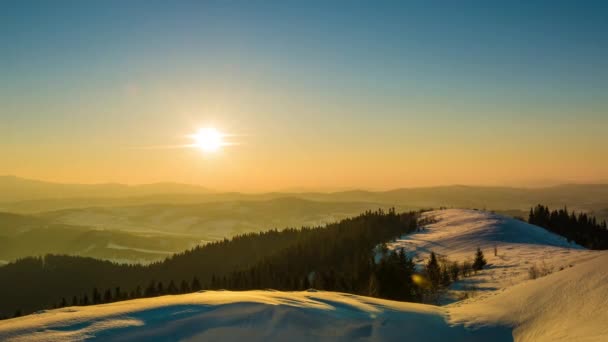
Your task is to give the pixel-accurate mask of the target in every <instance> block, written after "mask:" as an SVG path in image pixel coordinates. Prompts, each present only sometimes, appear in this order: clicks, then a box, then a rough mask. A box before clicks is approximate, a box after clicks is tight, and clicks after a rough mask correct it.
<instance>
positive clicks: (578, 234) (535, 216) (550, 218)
mask: <svg viewBox="0 0 608 342" xmlns="http://www.w3.org/2000/svg"><path fill="white" fill-rule="evenodd" d="M528 222H529V223H531V224H534V225H537V226H540V227H543V228H545V229H547V230H549V231H550V232H552V233H555V234H559V235H561V236H563V237H565V238H566V239H567V240H568V241H574V242H576V243H577V244H579V245H581V246H584V247H586V248H589V249H608V229H606V221H603V222H598V220H597V219H596V218H595V217H590V216H589V215H587V214H586V213H579V214H578V215H577V214H576V213H575V212H574V211H573V212H571V213H570V212H569V211H568V208H566V207H564V209H559V210H553V211H550V210H549V208H548V207H546V206H543V205H540V204H539V205H537V206H536V207H534V208H531V209H530V214H529V216H528Z"/></svg>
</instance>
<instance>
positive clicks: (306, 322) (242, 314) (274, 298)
mask: <svg viewBox="0 0 608 342" xmlns="http://www.w3.org/2000/svg"><path fill="white" fill-rule="evenodd" d="M404 337H408V338H409V339H410V340H421V341H422V340H424V341H446V340H450V341H488V340H493V341H511V333H510V329H508V328H504V327H482V328H474V329H470V328H466V327H464V326H463V325H462V324H460V325H453V324H450V323H448V322H447V316H446V311H445V310H444V309H442V308H440V307H436V306H431V305H423V304H414V303H402V302H394V301H387V300H381V299H375V298H369V297H361V296H355V295H349V294H344V293H332V292H316V291H312V292H308V291H304V292H277V291H243V292H232V291H206V292H200V293H193V294H187V295H177V296H163V297H157V298H147V299H139V300H131V301H125V302H117V303H111V304H105V305H97V306H85V307H70V308H64V309H57V310H50V311H47V312H42V313H39V314H34V315H30V316H26V317H22V318H16V319H11V320H8V321H4V322H0V340H3V341H37V340H45V341H49V340H54V341H66V340H85V339H100V340H119V341H120V340H124V341H150V340H155V341H159V340H160V341H167V340H172V341H174V340H186V341H192V340H204V341H243V340H246V341H272V340H275V341H287V340H289V341H310V340H315V341H335V340H344V341H351V340H357V339H363V340H379V341H396V340H402V339H403V338H404Z"/></svg>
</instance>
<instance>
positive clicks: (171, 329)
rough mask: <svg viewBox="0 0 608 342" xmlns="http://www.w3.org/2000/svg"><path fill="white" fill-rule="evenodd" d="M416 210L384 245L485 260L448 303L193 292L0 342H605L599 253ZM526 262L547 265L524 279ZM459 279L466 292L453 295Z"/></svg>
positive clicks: (48, 322)
mask: <svg viewBox="0 0 608 342" xmlns="http://www.w3.org/2000/svg"><path fill="white" fill-rule="evenodd" d="M425 215H427V216H429V217H430V216H432V217H434V218H435V219H436V222H434V223H432V224H429V225H428V226H427V227H425V229H423V230H422V231H420V232H417V233H414V234H411V235H408V236H405V237H403V238H401V239H397V240H396V241H393V242H391V243H390V244H389V247H390V248H400V247H404V248H406V249H407V250H410V251H413V252H414V253H416V255H417V257H416V258H417V260H418V262H419V263H420V264H422V263H423V262H424V259H425V258H426V256H427V254H428V253H429V252H430V250H433V251H435V252H437V253H440V254H442V255H445V256H447V257H448V258H449V259H450V260H455V261H456V260H457V261H462V260H465V259H466V258H472V257H473V254H474V252H475V249H476V248H477V247H481V248H482V249H483V250H484V252H485V255H486V258H487V259H488V266H487V267H486V269H484V270H482V271H480V272H479V273H477V274H476V275H473V276H471V277H468V278H466V279H464V280H461V281H458V282H456V283H454V284H453V285H452V291H451V292H452V296H451V297H450V296H448V298H445V299H444V303H445V304H449V305H444V306H434V305H424V304H414V303H403V302H395V301H388V300H381V299H375V298H369V297H362V296H355V295H350V294H344V293H334V292H322V291H320V292H317V291H314V290H311V291H304V292H278V291H243V292H233V291H203V292H199V293H193V294H186V295H177V296H163V297H157V298H147V299H138V300H131V301H124V302H117V303H111V304H104V305H97V306H86V307H68V308H62V309H57V310H49V311H45V312H40V313H37V314H34V315H29V316H25V317H21V318H16V319H10V320H6V321H0V340H1V341H37V340H41V341H71V340H88V339H98V340H118V341H120V340H129V341H132V340H135V341H150V340H160V341H174V340H184V341H199V340H202V341H219V340H221V341H237V340H238V341H270V340H272V341H311V340H315V341H336V340H337V341H352V340H371V341H403V340H407V341H425V342H428V341H513V340H515V341H541V342H542V341H608V309H607V308H608V266H607V265H608V252H605V251H602V252H597V251H588V250H585V249H583V248H581V247H580V246H577V245H574V244H570V243H568V242H567V241H565V240H564V239H562V238H560V237H558V236H556V235H553V234H551V233H549V232H547V231H545V230H544V229H542V228H538V227H534V226H531V225H528V224H526V223H524V222H520V221H517V220H513V219H510V218H506V217H502V216H500V215H495V214H491V213H487V212H480V211H472V210H453V209H450V210H441V211H434V212H429V213H426V214H425ZM494 246H496V247H497V255H496V256H494ZM534 264H537V265H541V264H542V265H544V266H543V267H545V268H546V269H552V273H551V274H549V275H546V276H544V277H542V278H538V279H534V280H532V279H529V276H528V269H529V268H530V267H531V266H532V265H534ZM463 288H467V291H469V292H471V296H469V298H468V299H466V300H460V301H456V300H455V299H454V298H455V297H454V294H458V293H459V292H462V291H463V290H462V289H463ZM472 288H474V290H471V289H472Z"/></svg>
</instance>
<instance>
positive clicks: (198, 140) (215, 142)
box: [192, 127, 225, 152]
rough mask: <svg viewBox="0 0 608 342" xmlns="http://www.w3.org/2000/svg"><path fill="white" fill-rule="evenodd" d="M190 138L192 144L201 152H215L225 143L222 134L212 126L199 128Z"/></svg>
mask: <svg viewBox="0 0 608 342" xmlns="http://www.w3.org/2000/svg"><path fill="white" fill-rule="evenodd" d="M192 138H193V139H194V146H195V147H198V148H199V149H201V150H202V151H203V152H217V151H219V150H220V149H221V148H222V146H224V145H225V142H224V134H222V132H220V131H218V130H217V129H215V128H213V127H206V128H201V129H199V130H198V132H196V133H195V134H193V135H192Z"/></svg>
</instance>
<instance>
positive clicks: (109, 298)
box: [103, 289, 112, 303]
mask: <svg viewBox="0 0 608 342" xmlns="http://www.w3.org/2000/svg"><path fill="white" fill-rule="evenodd" d="M103 301H104V303H111V302H112V291H111V290H110V289H107V290H106V292H105V293H104V295H103Z"/></svg>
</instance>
